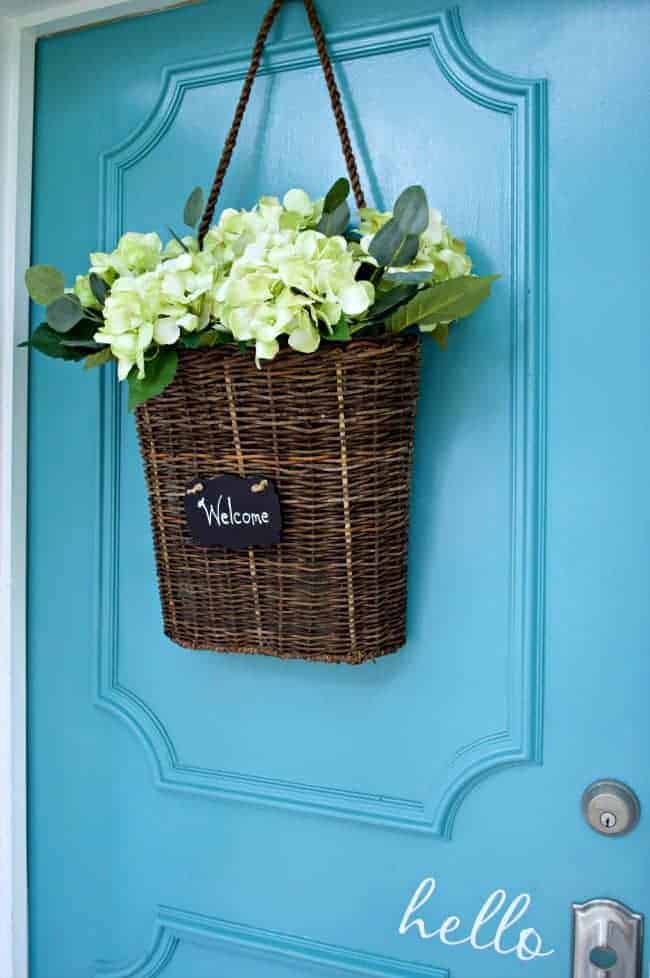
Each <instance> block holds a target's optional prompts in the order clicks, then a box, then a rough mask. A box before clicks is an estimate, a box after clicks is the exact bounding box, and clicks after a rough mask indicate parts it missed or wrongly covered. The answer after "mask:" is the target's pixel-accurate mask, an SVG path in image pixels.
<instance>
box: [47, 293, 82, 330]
mask: <svg viewBox="0 0 650 978" xmlns="http://www.w3.org/2000/svg"><path fill="white" fill-rule="evenodd" d="M46 314H47V321H48V324H49V325H50V326H51V327H52V329H55V330H56V331H57V333H68V332H69V331H70V330H71V329H72V327H73V326H76V325H77V323H78V322H80V320H82V319H83V318H84V311H83V308H82V306H81V303H80V301H79V299H78V297H77V296H76V295H74V293H67V294H64V295H62V296H60V297H59V298H58V299H55V300H54V302H50V304H49V306H48V307H47V310H46Z"/></svg>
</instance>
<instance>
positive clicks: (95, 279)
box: [88, 272, 110, 306]
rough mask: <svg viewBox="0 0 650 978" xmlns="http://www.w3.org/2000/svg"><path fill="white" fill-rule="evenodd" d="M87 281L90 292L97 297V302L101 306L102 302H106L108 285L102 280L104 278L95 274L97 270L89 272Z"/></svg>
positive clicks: (108, 290)
mask: <svg viewBox="0 0 650 978" xmlns="http://www.w3.org/2000/svg"><path fill="white" fill-rule="evenodd" d="M88 282H89V285H90V290H91V292H92V294H93V295H94V296H95V298H96V299H97V302H99V304H100V305H101V306H103V305H104V303H105V302H106V296H107V295H108V293H109V292H110V288H109V286H108V285H107V283H106V282H105V281H104V279H103V278H102V277H101V275H98V274H97V272H91V273H90V276H89V278H88Z"/></svg>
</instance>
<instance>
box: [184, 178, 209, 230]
mask: <svg viewBox="0 0 650 978" xmlns="http://www.w3.org/2000/svg"><path fill="white" fill-rule="evenodd" d="M203 203H204V197H203V188H202V187H195V188H194V190H193V191H192V193H191V194H190V195H189V197H188V198H187V202H186V204H185V209H184V211H183V220H184V221H185V223H186V224H187V226H188V227H189V228H195V227H196V225H197V224H198V223H199V220H200V217H201V214H202V213H203Z"/></svg>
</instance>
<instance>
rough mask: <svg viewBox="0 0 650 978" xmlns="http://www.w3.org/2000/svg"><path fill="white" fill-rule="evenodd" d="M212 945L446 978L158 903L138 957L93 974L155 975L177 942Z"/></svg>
mask: <svg viewBox="0 0 650 978" xmlns="http://www.w3.org/2000/svg"><path fill="white" fill-rule="evenodd" d="M184 942H185V943H189V944H194V945H203V946H205V947H208V948H210V949H216V947H218V946H219V945H225V946H226V947H231V948H234V949H237V950H240V951H241V952H242V953H247V954H251V953H253V954H256V955H259V956H263V957H264V958H265V959H268V958H279V959H290V960H291V961H298V962H302V963H303V964H309V965H312V966H313V965H316V966H318V967H319V969H320V968H322V970H323V972H327V971H329V970H330V969H334V973H335V974H337V975H341V974H346V975H371V976H376V978H417V976H421V978H449V972H448V971H447V970H446V969H445V968H437V967H435V966H434V965H429V964H421V963H418V962H415V961H403V960H401V959H400V958H393V957H388V956H386V955H383V954H371V953H369V952H367V951H357V950H353V949H352V948H347V947H341V946H340V945H338V944H327V943H325V942H323V941H314V940H311V939H310V938H308V937H296V936H294V935H293V934H286V933H284V932H283V931H276V930H267V929H266V928H262V927H252V926H250V925H249V924H238V923H233V922H232V921H229V920H223V919H221V918H220V917H208V916H206V915H204V914H199V913H193V912H190V911H188V910H177V909H174V908H173V907H163V906H161V907H158V911H157V914H156V920H155V923H154V928H153V935H152V940H151V945H150V947H149V949H148V951H146V952H145V954H144V955H143V956H142V957H141V958H139V959H138V960H137V961H134V962H131V963H126V964H121V965H118V964H114V963H111V962H109V961H98V962H97V963H96V965H95V975H97V976H100V975H101V976H102V978H158V976H159V975H164V973H165V971H166V970H167V968H168V966H169V965H170V964H171V963H172V961H173V960H174V958H175V956H176V954H177V952H178V950H179V947H180V945H181V943H184Z"/></svg>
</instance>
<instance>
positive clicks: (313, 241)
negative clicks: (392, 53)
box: [23, 178, 497, 409]
mask: <svg viewBox="0 0 650 978" xmlns="http://www.w3.org/2000/svg"><path fill="white" fill-rule="evenodd" d="M349 189H350V188H349V183H348V181H347V179H345V178H341V179H339V180H337V181H336V182H335V183H334V185H333V186H332V188H331V189H330V190H329V192H328V193H327V194H326V195H325V196H324V197H321V198H319V199H317V200H312V199H310V197H309V196H308V195H307V193H305V191H304V190H297V189H294V190H289V191H288V192H287V193H286V194H285V195H284V197H283V199H282V201H280V200H279V199H278V198H277V197H261V198H260V199H259V201H258V202H257V204H256V205H255V206H254V207H253V208H252V209H251V210H232V209H226V210H224V211H222V213H221V215H220V217H219V220H218V222H217V223H216V224H215V225H214V226H212V227H211V228H210V229H209V230H208V232H207V234H206V235H205V237H204V239H203V240H202V241H201V244H199V238H198V237H197V235H196V231H195V230H194V232H193V233H192V234H190V235H187V236H184V237H180V236H178V235H177V234H176V233H174V231H172V230H171V229H170V234H171V239H170V240H169V242H168V243H167V244H166V245H164V246H163V243H162V241H161V239H160V237H159V236H158V234H155V233H148V234H140V233H137V232H133V231H129V232H127V233H126V234H124V235H123V236H122V237H121V238H120V240H119V243H118V245H117V247H116V248H115V250H114V251H112V252H111V253H108V254H107V253H104V252H95V253H92V254H91V255H90V262H91V267H90V270H89V272H88V274H85V275H78V276H77V278H76V281H75V284H74V286H73V287H72V288H65V281H64V277H63V275H62V273H61V272H60V271H58V270H57V269H56V268H54V267H52V266H50V265H34V266H32V267H31V268H29V269H28V270H27V272H26V274H25V281H26V285H27V289H28V291H29V294H30V296H31V298H32V299H33V300H34V301H35V302H37V303H40V304H43V305H45V306H46V307H47V309H46V322H45V323H43V324H41V325H40V326H39V327H38V328H37V329H36V330H35V331H34V333H33V334H32V336H31V338H30V339H29V340H28V341H27V343H26V344H23V345H28V346H31V347H33V348H34V349H35V350H38V351H39V352H41V353H44V354H46V355H47V356H50V357H57V358H59V359H62V360H70V361H82V360H83V361H84V362H85V366H86V367H97V366H101V365H102V364H106V363H109V362H112V361H115V362H116V364H117V371H118V376H119V379H120V380H126V381H127V383H128V386H129V407H130V409H133V408H135V407H136V406H137V405H138V404H141V403H143V402H144V401H146V400H147V399H148V398H150V397H154V396H156V395H158V394H160V393H161V392H162V391H163V390H164V389H165V388H166V387H167V386H168V385H169V384H170V383H171V382H172V380H173V379H174V376H175V373H176V369H177V364H178V354H179V351H181V350H182V349H184V348H189V349H209V348H212V347H215V346H217V345H219V344H237V345H239V347H240V348H241V349H248V348H250V351H251V358H253V357H254V359H255V363H256V364H257V366H258V368H263V366H264V364H265V362H268V361H270V360H273V359H274V358H275V357H276V355H277V354H278V352H279V351H280V349H281V348H282V347H284V346H289V347H290V348H291V349H292V350H295V351H298V352H299V353H303V354H306V355H309V354H311V353H314V352H315V351H316V350H317V349H318V348H319V346H320V344H321V343H322V342H335V343H349V342H352V341H354V340H355V339H358V338H366V337H376V336H379V335H384V334H399V333H402V332H403V331H404V330H406V329H408V328H409V327H417V328H418V329H419V331H420V332H421V333H428V334H431V335H432V336H433V337H434V338H435V339H436V340H438V342H439V343H440V344H441V345H442V346H444V345H445V342H446V338H447V331H448V328H449V325H450V324H451V323H453V322H455V321H456V320H458V319H461V318H464V317H466V316H468V315H469V314H470V313H471V312H473V311H474V309H476V307H477V306H478V305H479V304H480V303H481V302H482V301H483V300H484V299H485V298H487V296H488V295H489V293H490V286H491V283H492V281H493V280H494V279H495V278H497V276H494V275H491V276H482V277H479V276H476V275H474V274H473V272H472V262H471V259H470V257H469V255H468V254H467V252H466V249H465V244H464V243H463V241H461V240H460V239H458V238H456V237H454V235H453V234H452V233H451V231H450V229H449V228H448V227H447V225H446V224H445V223H444V221H443V219H442V216H441V214H440V212H439V211H437V210H435V209H430V208H429V205H428V202H427V197H426V194H425V192H424V190H423V189H422V187H419V186H412V187H408V188H407V189H406V190H404V191H403V193H401V194H400V196H399V197H398V198H397V200H396V201H395V204H394V206H393V210H392V212H391V211H388V212H383V213H382V212H380V211H378V210H375V209H373V208H370V207H362V208H361V209H360V210H359V222H358V226H356V227H351V226H350V209H349V206H348V202H347V198H348V194H349ZM203 205H204V198H203V192H202V190H201V189H200V188H196V189H195V190H194V191H193V192H192V194H191V195H190V197H189V199H188V201H187V204H186V206H185V210H184V221H185V223H186V225H187V226H188V227H190V228H192V229H196V227H197V225H198V222H199V218H200V216H201V213H202V211H203Z"/></svg>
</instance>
